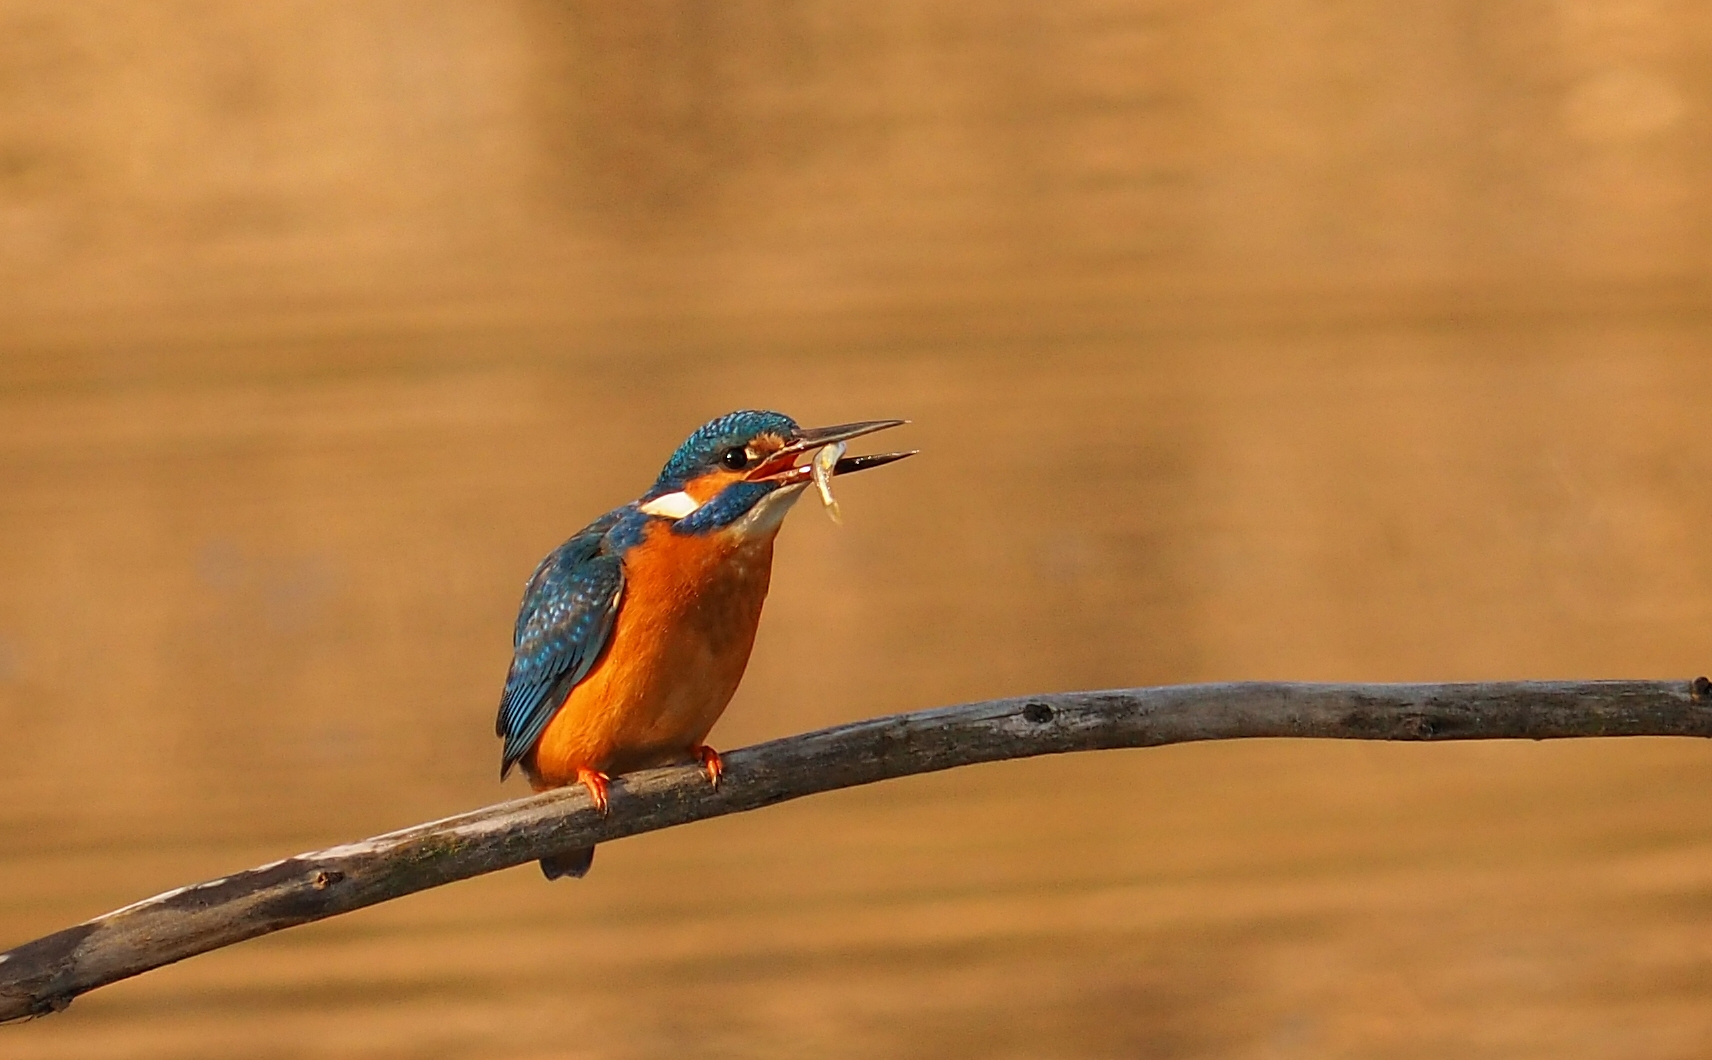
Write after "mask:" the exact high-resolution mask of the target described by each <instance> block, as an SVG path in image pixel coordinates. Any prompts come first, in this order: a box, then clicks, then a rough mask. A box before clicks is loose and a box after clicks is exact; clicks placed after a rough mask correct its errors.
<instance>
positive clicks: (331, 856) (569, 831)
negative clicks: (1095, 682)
mask: <svg viewBox="0 0 1712 1060" xmlns="http://www.w3.org/2000/svg"><path fill="white" fill-rule="evenodd" d="M1263 736H1272V737H1321V738H1332V739H1356V740H1484V739H1533V740H1543V739H1555V738H1558V737H1570V736H1712V684H1709V683H1708V681H1707V679H1706V678H1704V677H1700V678H1696V679H1695V680H1693V681H1594V682H1508V683H1489V684H1417V685H1361V684H1262V683H1244V684H1220V685H1181V686H1176V687H1169V688H1141V689H1129V690H1117V691H1107V692H1071V693H1063V694H1057V695H1042V696H1029V697H1025V698H1021V699H1003V700H995V701H992V702H986V703H969V704H965V705H963V706H957V707H945V708H941V709H938V710H925V711H919V712H916V713H911V714H898V715H894V716H892V717H886V718H875V719H873V720H871V721H863V722H857V723H856V724H854V725H841V726H839V727H837V728H832V729H823V730H821V731H819V732H811V733H806V734H804V735H801V736H793V737H790V738H788V739H784V740H775V741H773V742H771V743H764V744H759V745H757V746H754V747H749V748H745V749H743V750H739V751H733V752H731V753H729V754H727V755H726V756H725V765H726V774H725V779H724V781H723V782H722V783H721V784H720V786H719V788H718V789H717V790H712V789H710V788H709V787H708V783H707V780H706V778H705V776H704V775H703V774H702V773H701V772H700V771H699V770H697V769H694V768H690V767H681V768H669V769H655V770H649V771H647V772H642V773H635V774H631V775H629V776H625V777H623V778H622V779H621V780H619V781H616V782H615V783H614V784H613V787H612V806H611V814H610V816H608V817H605V818H602V817H601V816H600V815H599V814H598V813H596V812H595V811H594V809H593V808H592V807H591V806H590V805H589V801H588V798H587V797H586V796H585V795H584V794H583V792H582V789H580V788H572V789H565V790H561V791H554V792H547V793H545V794H542V795H537V796H534V797H532V798H527V799H519V800H517V801H514V802H506V803H501V804H499V805H497V806H489V807H486V808H484V809H480V810H474V811H472V812H470V813H465V814H460V815H458V816H456V817H448V818H446V819H444V820H441V821H433V822H430V823H428V824H422V825H417V826H415V827H413V828H406V829H403V830H402V831H397V832H389V833H387V834H386V835H381V836H376V837H374V838H373V839H366V840H363V841H362V842H360V843H349V844H346V845H344V846H336V847H331V848H329V849H327V850H318V851H314V852H312V853H307V854H299V855H297V856H296V857H291V858H286V859H285V860H284V861H276V862H274V863H273V864H271V865H263V866H261V867H259V868H254V869H249V870H246V871H244V872H239V873H236V874H234V875H231V876H227V877H224V878H222V879H218V880H210V881H208V882H207V883H199V884H195V885H193V886H190V887H181V888H179V889H178V890H175V891H168V892H166V893H165V894H160V895H156V896H155V897H153V898H148V899H145V900H143V901H141V902H137V903H136V904H134V905H129V906H126V907H125V908H123V909H119V910H116V911H115V912H111V913H108V914H106V915H105V916H99V917H96V918H95V919H94V920H90V921H88V922H86V923H83V924H79V925H77V926H76V927H72V928H67V929H66V930H64V931H59V932H56V933H54V934H52V935H49V936H47V937H46V938H41V939H37V940H36V941H34V942H29V943H26V944H24V945H22V946H19V947H17V948H16V949H13V950H10V951H8V952H6V953H4V954H0V1020H13V1019H21V1018H25V1017H29V1016H36V1015H43V1014H45V1013H49V1012H57V1011H59V1010H60V1009H63V1008H65V1007H66V1006H67V1005H69V1004H70V1003H71V1001H72V999H73V998H75V997H77V996H78V995H79V994H83V993H85V992H87V991H89V990H93V989H95V988H96V987H98V986H104V985H106V984H108V983H111V982H115V981H117V980H119V979H124V978H127V977H129V976H133V975H136V974H138V973H140V972H145V971H148V970H149V969H151V968H158V967H160V966H161V965H164V964H170V963H172V962H173V961H179V960H183V959H184V958H186V957H190V956H193V955H195V954H198V953H204V952H206V951H208V950H212V949H216V948H218V947H221V946H228V945H231V944H232V943H234V942H240V941H242V940H244V939H248V938H254V937H256V936H257V935H265V934H267V933H269V932H272V931H278V930H280V929H282V928H288V927H294V926H296V925H298V924H307V923H309V922H311V921H314V920H322V919H325V918H326V917H330V916H336V915H338V914H340V913H346V912H350V911H351V910H353V909H361V908H363V907H364V906H370V905H374V904H376V903H377V902H384V901H387V900H388V899H391V898H398V897H400V896H402V895H406V894H411V893H414V892H416V891H422V890H426V889H428V888H430V887H438V886H440V885H442V884H446V883H451V882H453V881H454V880H462V879H467V878H469V877H471V876H479V875H481V874H482V873H487V872H494V871H497V870H499V869H504V868H510V867H512V866H514V865H522V864H526V863H528V862H531V861H534V860H536V859H537V858H540V857H542V856H543V855H547V854H552V853H554V852H556V851H560V850H566V849H570V848H574V847H581V846H587V845H588V844H590V843H604V842H607V841H609V840H613V839H619V838H621V837H623V836H629V835H636V834H638V833H641V832H651V831H654V830H656V829H660V828H669V827H671V826H672V825H678V824H685V823H687V822H690V821H698V820H702V819H704V818H708V817H719V816H722V815H724V814H728V813H741V812H743V811H745V810H754V809H759V808H760V807H762V806H771V805H772V804H774V803H777V802H784V801H785V800H787V799H794V798H798V797H800V796H803V795H812V794H814V793H816V792H822V791H832V790H834V789H837V788H848V787H853V786H855V785H858V784H872V783H874V782H875V781H878V780H888V779H891V778H894V777H903V776H909V775H911V774H915V773H930V772H933V771H935V770H940V769H950V768H953V767H955V766H965V765H972V764H974V763H977V762H996V761H999V760H1001V759H1009V758H1029V757H1033V756H1035V755H1046V754H1061V753H1064V752H1067V751H1092V750H1098V749H1104V748H1116V747H1156V746H1159V745H1162V744H1173V743H1187V742H1191V741H1196V740H1232V739H1242V738H1246V737H1263ZM558 886H565V884H559V885H558Z"/></svg>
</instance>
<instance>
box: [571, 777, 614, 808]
mask: <svg viewBox="0 0 1712 1060" xmlns="http://www.w3.org/2000/svg"><path fill="white" fill-rule="evenodd" d="M611 779H612V778H611V777H609V776H607V775H606V774H605V773H598V772H596V771H594V770H592V769H579V770H577V783H578V784H581V785H582V786H583V787H585V788H587V789H588V793H589V801H591V802H593V803H594V808H595V809H597V810H599V811H600V815H601V816H602V817H605V816H606V785H607V782H608V781H610V780H611Z"/></svg>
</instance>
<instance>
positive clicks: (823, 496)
mask: <svg viewBox="0 0 1712 1060" xmlns="http://www.w3.org/2000/svg"><path fill="white" fill-rule="evenodd" d="M845 448H846V446H845V444H844V443H843V442H833V443H832V444H831V445H823V446H821V447H820V449H819V450H818V451H817V452H816V453H815V454H814V488H815V489H817V490H819V491H820V503H822V504H824V505H826V514H827V515H830V516H831V517H832V521H833V522H835V523H842V522H843V521H844V517H843V516H842V515H840V514H839V513H838V500H837V498H835V497H833V495H832V471H833V468H835V467H837V466H838V459H839V457H842V456H843V455H844V450H845Z"/></svg>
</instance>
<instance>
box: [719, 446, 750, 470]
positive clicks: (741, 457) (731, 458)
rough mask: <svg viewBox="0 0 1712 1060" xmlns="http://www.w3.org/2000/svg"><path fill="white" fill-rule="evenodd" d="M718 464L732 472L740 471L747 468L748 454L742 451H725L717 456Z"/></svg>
mask: <svg viewBox="0 0 1712 1060" xmlns="http://www.w3.org/2000/svg"><path fill="white" fill-rule="evenodd" d="M719 462H720V463H722V464H724V465H725V466H726V467H728V468H730V469H731V470H733V471H742V470H743V469H744V468H745V467H748V466H749V454H748V453H747V452H745V451H744V450H742V449H727V450H726V451H725V452H723V453H721V454H719Z"/></svg>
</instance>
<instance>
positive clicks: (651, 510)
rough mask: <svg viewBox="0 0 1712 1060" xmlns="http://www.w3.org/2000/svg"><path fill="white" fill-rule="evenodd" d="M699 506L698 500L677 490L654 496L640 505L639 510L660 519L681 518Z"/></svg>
mask: <svg viewBox="0 0 1712 1060" xmlns="http://www.w3.org/2000/svg"><path fill="white" fill-rule="evenodd" d="M700 507H701V502H700V501H698V500H696V499H695V498H694V497H692V496H690V495H689V494H687V493H685V492H684V491H683V490H679V491H678V492H676V493H667V494H665V495H664V496H660V497H655V498H654V499H653V500H651V501H649V502H648V503H647V504H644V505H642V506H641V510H642V511H643V512H645V513H647V514H649V515H658V516H660V517H661V518H662V519H682V518H683V517H684V516H686V515H689V514H690V513H691V512H694V511H695V510H696V509H697V508H700Z"/></svg>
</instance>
